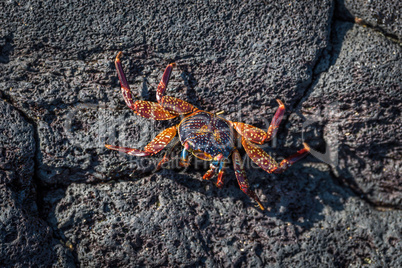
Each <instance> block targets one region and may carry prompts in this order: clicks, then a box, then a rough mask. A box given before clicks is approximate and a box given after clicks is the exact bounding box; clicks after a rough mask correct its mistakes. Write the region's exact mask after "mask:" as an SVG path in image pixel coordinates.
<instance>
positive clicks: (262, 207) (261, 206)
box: [258, 203, 265, 211]
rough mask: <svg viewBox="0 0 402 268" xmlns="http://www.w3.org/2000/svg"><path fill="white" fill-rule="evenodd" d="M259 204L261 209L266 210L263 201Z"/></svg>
mask: <svg viewBox="0 0 402 268" xmlns="http://www.w3.org/2000/svg"><path fill="white" fill-rule="evenodd" d="M258 205H259V206H260V209H261V210H262V211H264V210H265V208H264V206H263V205H262V204H261V203H258Z"/></svg>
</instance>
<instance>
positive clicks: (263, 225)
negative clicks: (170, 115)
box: [0, 0, 402, 267]
mask: <svg viewBox="0 0 402 268" xmlns="http://www.w3.org/2000/svg"><path fill="white" fill-rule="evenodd" d="M391 2H392V1H391ZM350 3H352V2H351V1H336V2H335V1H329V0H326V1H313V0H309V1H194V2H188V1H171V2H166V1H148V2H146V3H145V2H141V1H129V2H128V3H127V2H126V3H124V4H121V3H120V2H118V1H95V0H90V1H78V2H71V1H56V2H55V1H37V0H34V1H28V2H23V1H22V2H21V1H20V2H18V1H3V2H1V3H0V25H1V27H0V74H1V78H2V79H1V81H0V98H1V101H0V112H1V114H2V115H3V116H2V119H1V120H0V145H1V146H0V195H1V196H0V197H1V198H0V205H1V213H0V216H1V217H0V229H1V230H0V231H1V232H0V266H6V267H11V266H15V267H27V266H46V267H50V266H53V267H75V266H80V267H133V266H134V267H142V266H163V267H165V266H167V267H184V266H192V265H196V266H206V267H217V266H218V267H232V266H235V267H249V266H250V267H266V266H278V267H282V266H284V267H288V266H308V267H310V266H311V267H334V266H335V267H346V266H353V267H362V266H374V267H400V266H401V265H400V264H401V263H402V259H401V256H400V255H401V254H400V252H401V235H400V234H401V228H400V226H402V222H401V219H402V217H401V216H402V215H401V211H400V210H398V209H399V208H400V202H401V198H400V196H401V188H400V177H399V176H400V175H399V173H400V170H398V168H400V159H401V157H400V152H401V151H400V144H399V143H400V142H399V141H400V138H401V137H400V134H401V133H400V124H401V122H400V99H401V98H400V97H401V96H400V94H401V93H400V92H401V90H400V85H401V81H400V79H401V78H400V77H402V76H401V74H400V68H399V66H400V62H401V58H400V57H401V49H400V47H399V46H398V45H397V44H394V43H393V42H395V38H393V39H392V38H391V39H389V40H388V39H387V38H385V37H383V36H381V35H379V34H378V31H375V29H373V28H371V27H368V28H363V27H362V26H359V25H353V24H350V23H346V22H344V21H337V19H339V18H341V19H348V20H351V19H352V18H354V17H355V16H358V17H361V18H362V19H364V20H366V21H367V22H370V19H371V18H375V14H374V15H373V13H372V12H371V10H370V11H369V10H368V9H367V8H365V9H362V11H363V12H361V13H358V11H357V10H356V8H355V5H351V4H350ZM353 3H358V1H354V2H353ZM367 6H368V5H365V7H367ZM377 7H378V8H380V9H381V10H389V11H390V12H389V13H387V14H391V15H392V14H394V13H395V12H396V11H395V10H390V8H389V7H385V8H383V7H384V5H383V4H382V3H379V4H378V6H377ZM345 10H346V11H348V13H342V12H343V11H345ZM387 12H388V11H387ZM395 14H396V13H395ZM387 16H388V15H386V16H385V20H382V21H381V23H380V22H379V21H378V24H375V23H373V22H370V23H371V25H372V26H375V27H377V26H378V27H380V28H381V29H382V30H383V32H385V33H387V34H388V35H391V36H394V37H395V36H396V37H397V38H399V37H398V36H400V34H399V31H400V30H398V27H397V26H398V23H400V21H398V20H397V19H395V20H394V19H392V18H394V17H395V16H394V15H392V16H388V17H387ZM395 18H397V17H395ZM382 22H384V23H382ZM399 28H400V27H399ZM118 51H123V54H124V56H123V58H122V62H123V66H124V69H125V71H126V75H127V78H128V81H129V84H130V85H131V88H132V90H133V94H134V96H135V98H137V99H143V100H149V101H155V91H156V85H157V84H158V82H159V80H160V78H161V75H162V72H163V70H164V68H165V67H166V65H167V64H168V63H171V62H173V61H174V62H176V63H177V69H175V70H174V72H173V76H172V77H171V80H170V82H169V86H168V90H167V94H168V95H171V96H174V97H178V98H181V99H183V100H185V101H188V102H190V103H191V104H193V105H194V106H196V107H198V108H201V109H203V110H207V111H211V112H219V111H224V112H225V113H224V116H225V117H227V118H228V119H230V120H236V121H240V122H245V123H249V124H253V125H256V126H257V127H261V128H264V129H266V128H267V127H268V124H269V123H270V121H271V118H272V116H273V114H274V112H275V110H276V108H277V102H276V99H280V100H282V101H283V102H284V104H285V106H286V112H285V119H284V121H283V124H282V125H281V126H280V128H279V131H278V137H277V139H276V140H274V141H273V142H272V143H269V144H266V146H264V148H265V149H266V150H267V152H269V153H270V154H271V155H272V156H273V157H274V158H275V159H277V160H278V161H280V160H281V159H282V158H283V157H287V156H289V155H290V154H292V153H294V152H296V151H297V150H299V149H300V148H302V142H303V141H306V142H308V143H309V144H310V145H311V147H312V148H314V149H316V150H317V151H319V152H324V151H325V149H326V146H327V145H328V146H329V149H330V150H331V151H333V149H335V150H336V152H338V155H337V158H336V159H330V160H331V161H327V162H325V161H324V162H321V160H319V159H318V158H315V157H313V156H309V157H307V158H306V159H305V160H303V161H302V162H300V163H297V164H295V165H294V166H292V167H291V168H290V169H289V170H287V171H286V172H285V173H283V174H280V175H270V174H267V173H266V172H264V171H262V170H261V169H258V168H257V167H256V165H255V164H253V163H252V162H251V161H250V159H249V158H248V157H244V158H243V161H244V163H245V166H246V170H247V176H248V178H249V182H250V184H251V186H252V188H253V189H255V191H256V193H257V194H258V196H260V199H261V201H262V202H263V204H264V205H265V206H266V207H267V208H269V210H268V211H266V212H261V211H260V210H258V208H255V207H254V206H253V203H252V201H250V200H249V199H248V198H247V196H246V195H245V194H244V193H243V192H242V191H241V190H240V189H239V187H238V185H237V182H236V179H235V176H234V171H233V169H232V168H231V167H230V166H231V165H228V168H227V170H226V177H225V180H224V181H225V185H224V187H223V189H221V190H219V189H217V188H216V187H215V186H214V185H213V183H211V182H209V181H203V180H202V175H203V174H204V173H205V172H206V168H207V164H206V163H205V162H202V163H201V162H196V161H193V162H192V164H193V165H192V166H191V167H190V168H188V169H186V170H184V171H181V170H167V169H166V170H162V171H160V172H159V173H155V174H154V173H152V170H153V168H154V164H153V163H154V162H155V161H157V160H158V157H159V156H156V157H151V158H137V157H130V156H127V155H121V154H118V153H116V152H112V151H109V150H107V149H106V148H105V147H104V144H105V143H110V144H115V145H119V146H128V147H133V148H139V149H141V148H143V146H145V145H146V144H147V143H148V142H149V141H151V139H152V138H153V137H154V136H155V135H156V133H158V132H160V131H162V130H163V129H165V128H167V127H169V126H172V125H173V124H177V123H178V121H177V120H176V121H175V120H172V121H169V122H155V121H151V120H147V119H144V118H141V117H139V116H136V115H134V114H133V112H132V111H131V110H130V109H129V108H127V106H126V105H125V103H124V100H123V98H122V96H121V92H120V86H119V82H118V78H117V74H116V71H115V68H114V64H113V61H114V57H115V56H116V54H117V52H118ZM5 100H6V102H5ZM333 103H336V105H335V106H334V105H333ZM314 116H315V117H314ZM310 119H312V120H310ZM313 119H314V120H313ZM338 119H339V120H340V121H339V120H338ZM308 120H310V121H308ZM337 120H338V121H337ZM307 121H308V124H309V125H308V126H306V122H307ZM338 122H340V123H338ZM302 131H304V132H303V133H302ZM302 138H304V139H305V140H303V139H302ZM338 145H339V146H338ZM338 149H339V150H338ZM240 152H241V153H242V154H243V155H244V150H242V149H240ZM332 156H333V155H332ZM332 160H337V161H332ZM398 161H399V162H398ZM373 205H381V206H385V207H388V208H384V207H382V208H381V209H380V210H377V209H376V208H374V207H373Z"/></svg>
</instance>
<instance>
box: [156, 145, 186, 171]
mask: <svg viewBox="0 0 402 268" xmlns="http://www.w3.org/2000/svg"><path fill="white" fill-rule="evenodd" d="M179 143H180V140H179V139H177V140H176V141H175V142H174V143H173V144H172V146H170V148H169V150H168V151H167V152H166V153H165V155H164V156H163V158H162V160H161V161H159V163H158V165H157V166H156V168H155V170H154V172H157V171H159V170H161V168H162V165H163V164H165V163H166V162H168V161H169V160H170V154H171V153H172V151H173V149H174V148H175V147H176V146H177V145H178V144H179Z"/></svg>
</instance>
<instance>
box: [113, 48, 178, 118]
mask: <svg viewBox="0 0 402 268" xmlns="http://www.w3.org/2000/svg"><path fill="white" fill-rule="evenodd" d="M122 55H123V53H122V52H121V51H120V52H119V53H118V54H117V56H116V60H115V65H116V70H117V74H118V76H119V80H120V85H121V92H122V94H123V98H124V101H125V102H126V104H127V106H128V107H129V108H130V109H131V110H133V111H134V112H135V113H136V114H138V115H139V116H142V117H145V118H150V119H154V120H168V119H172V118H175V117H176V116H177V115H175V114H171V113H169V112H168V111H167V110H165V109H163V107H161V106H160V105H159V104H158V103H155V102H150V101H136V102H134V101H133V96H132V93H131V90H130V86H129V85H128V82H127V79H126V76H125V75H124V71H123V66H122V64H121V61H120V58H121V56H122Z"/></svg>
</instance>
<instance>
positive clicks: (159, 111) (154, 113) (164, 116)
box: [130, 100, 177, 120]
mask: <svg viewBox="0 0 402 268" xmlns="http://www.w3.org/2000/svg"><path fill="white" fill-rule="evenodd" d="M130 108H131V107H130ZM133 110H134V112H135V113H136V114H138V115H139V116H142V117H145V118H149V119H154V120H169V119H173V118H175V117H176V116H177V114H172V113H170V112H169V111H167V110H165V109H164V108H163V107H162V106H160V105H159V104H158V103H156V102H151V101H141V100H140V101H136V102H135V103H134V109H133Z"/></svg>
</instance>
